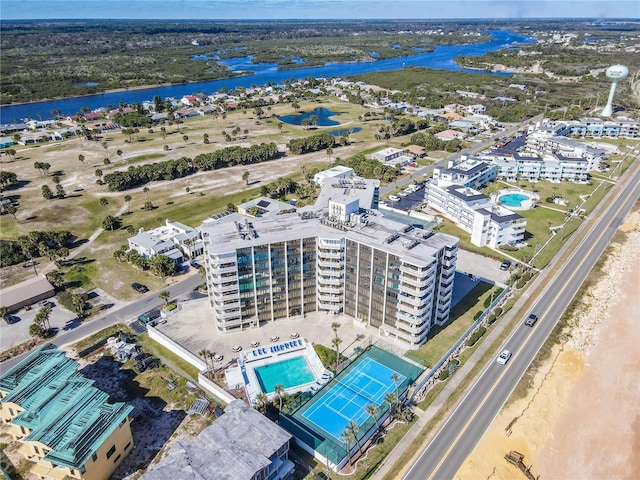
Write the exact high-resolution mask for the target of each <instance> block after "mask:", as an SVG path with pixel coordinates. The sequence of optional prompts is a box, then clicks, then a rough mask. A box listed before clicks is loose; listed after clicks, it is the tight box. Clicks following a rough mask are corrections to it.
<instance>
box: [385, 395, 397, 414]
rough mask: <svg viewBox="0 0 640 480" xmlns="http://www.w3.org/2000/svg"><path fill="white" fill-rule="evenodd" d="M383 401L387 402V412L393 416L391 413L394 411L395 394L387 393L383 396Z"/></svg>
mask: <svg viewBox="0 0 640 480" xmlns="http://www.w3.org/2000/svg"><path fill="white" fill-rule="evenodd" d="M384 401H385V402H387V403H388V404H389V410H391V415H393V411H394V410H395V406H396V403H395V402H396V396H395V394H393V393H391V392H389V393H387V394H386V395H385V396H384Z"/></svg>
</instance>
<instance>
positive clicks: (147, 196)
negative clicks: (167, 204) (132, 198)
mask: <svg viewBox="0 0 640 480" xmlns="http://www.w3.org/2000/svg"><path fill="white" fill-rule="evenodd" d="M142 191H143V192H144V194H145V197H146V198H147V200H149V187H144V188H143V189H142Z"/></svg>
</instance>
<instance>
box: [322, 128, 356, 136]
mask: <svg viewBox="0 0 640 480" xmlns="http://www.w3.org/2000/svg"><path fill="white" fill-rule="evenodd" d="M360 130H362V129H361V128H360V127H354V128H340V129H338V130H331V131H330V132H323V133H328V134H329V135H333V136H334V137H341V136H342V135H344V134H345V133H346V134H347V135H351V134H352V133H358V132H359V131H360Z"/></svg>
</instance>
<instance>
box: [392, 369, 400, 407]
mask: <svg viewBox="0 0 640 480" xmlns="http://www.w3.org/2000/svg"><path fill="white" fill-rule="evenodd" d="M391 380H393V384H394V385H395V387H396V388H395V393H396V403H398V401H400V397H399V395H398V384H399V383H400V376H399V375H398V374H397V373H396V372H393V373H392V374H391Z"/></svg>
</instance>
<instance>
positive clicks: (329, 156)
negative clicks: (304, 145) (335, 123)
mask: <svg viewBox="0 0 640 480" xmlns="http://www.w3.org/2000/svg"><path fill="white" fill-rule="evenodd" d="M326 152H327V157H328V158H329V163H331V155H333V148H331V147H327V150H326Z"/></svg>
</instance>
